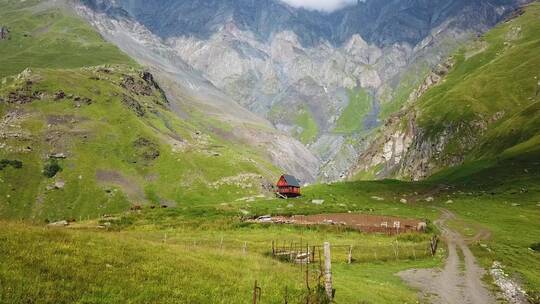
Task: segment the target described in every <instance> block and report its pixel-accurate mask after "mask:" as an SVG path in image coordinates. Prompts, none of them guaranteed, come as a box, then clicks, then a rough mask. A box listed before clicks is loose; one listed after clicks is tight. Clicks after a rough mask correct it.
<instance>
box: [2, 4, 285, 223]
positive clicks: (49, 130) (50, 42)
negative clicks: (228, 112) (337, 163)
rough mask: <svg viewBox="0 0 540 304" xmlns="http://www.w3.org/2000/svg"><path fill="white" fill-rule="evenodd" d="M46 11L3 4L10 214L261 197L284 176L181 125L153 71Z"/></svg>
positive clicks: (5, 177) (62, 14)
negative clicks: (265, 185)
mask: <svg viewBox="0 0 540 304" xmlns="http://www.w3.org/2000/svg"><path fill="white" fill-rule="evenodd" d="M37 3H39V4H37ZM47 3H48V2H39V1H26V2H24V3H22V2H17V1H2V3H1V5H2V7H3V10H2V12H1V13H0V14H1V18H0V20H1V21H0V22H1V23H2V24H1V25H2V26H5V27H7V28H8V29H9V37H8V39H6V40H2V41H0V77H1V76H5V77H3V78H2V79H1V84H2V85H1V87H0V117H1V120H0V134H1V136H2V139H3V140H2V146H1V149H0V160H3V163H2V166H1V170H0V194H1V196H0V197H1V198H0V216H1V217H3V218H25V219H28V218H32V219H36V220H51V221H54V220H58V219H65V218H77V219H79V218H83V217H94V216H97V215H101V214H106V213H114V212H119V211H122V210H127V209H129V207H130V206H131V205H133V204H140V205H144V204H155V205H169V206H176V205H182V204H197V203H201V202H205V203H206V202H221V201H222V200H231V199H233V198H238V197H242V196H246V195H250V194H256V193H257V194H258V193H260V192H261V183H262V182H264V181H265V178H267V177H273V176H274V175H276V174H277V171H276V170H275V169H274V167H273V166H272V165H270V164H269V163H268V162H266V161H265V160H262V159H260V158H259V157H258V156H257V155H256V154H255V153H254V152H251V151H250V150H249V149H248V148H245V147H242V146H240V145H234V146H233V145H232V144H230V143H228V142H225V141H224V140H222V139H218V138H215V137H213V136H212V133H211V132H210V131H209V130H207V129H206V127H204V126H198V125H193V124H192V123H188V122H186V121H183V120H181V119H179V118H178V117H177V116H176V115H175V114H173V113H172V112H171V111H169V108H168V101H167V100H166V98H165V96H164V94H163V92H162V91H161V89H160V88H159V86H158V85H157V83H155V81H154V80H153V77H152V75H151V74H149V73H146V72H144V71H143V70H142V68H140V67H139V66H138V65H137V64H136V63H134V62H133V61H132V60H131V59H130V58H129V57H127V56H126V55H124V54H123V53H121V52H120V51H119V50H118V49H117V48H116V47H114V46H112V45H110V44H108V43H107V42H105V41H104V40H103V39H102V38H101V37H100V36H99V34H97V33H96V32H95V31H93V29H92V28H91V27H90V26H89V25H87V24H86V23H85V22H84V21H83V20H81V19H79V18H77V17H74V16H71V15H70V13H69V11H68V10H67V9H62V8H58V7H48V5H47ZM36 4H37V5H36ZM7 75H9V76H7ZM4 164H7V165H4ZM13 164H16V165H13ZM56 166H59V169H60V171H58V172H53V171H57V170H55V167H56ZM51 170H52V171H51ZM46 175H49V176H46Z"/></svg>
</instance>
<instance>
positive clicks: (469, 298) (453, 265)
mask: <svg viewBox="0 0 540 304" xmlns="http://www.w3.org/2000/svg"><path fill="white" fill-rule="evenodd" d="M442 212H443V215H442V217H441V218H440V219H439V220H437V221H435V224H436V225H437V226H438V227H439V228H440V229H441V231H442V236H443V239H444V240H445V241H446V243H447V245H448V259H447V260H446V264H445V266H444V268H443V269H411V270H407V271H402V272H400V273H398V276H400V277H401V278H402V279H403V280H404V281H406V282H407V283H408V284H409V285H410V286H412V287H414V288H417V289H419V290H420V292H421V297H422V298H423V299H424V300H426V301H428V302H430V303H434V304H490V303H496V300H495V297H494V296H493V295H492V294H491V292H490V291H489V290H488V289H487V288H486V286H485V284H484V282H483V281H482V277H483V276H484V274H485V273H486V272H485V270H484V269H483V268H481V267H480V266H478V264H477V263H476V260H475V258H474V255H473V254H472V252H471V251H470V249H469V247H468V246H467V243H466V241H465V239H464V238H463V237H462V236H461V235H460V234H459V233H457V232H455V231H452V230H450V229H449V228H448V227H447V226H446V221H448V220H450V219H453V218H455V216H454V214H452V213H451V212H450V211H448V210H442ZM458 250H460V251H461V252H462V253H463V263H462V261H461V260H460V257H459V255H458Z"/></svg>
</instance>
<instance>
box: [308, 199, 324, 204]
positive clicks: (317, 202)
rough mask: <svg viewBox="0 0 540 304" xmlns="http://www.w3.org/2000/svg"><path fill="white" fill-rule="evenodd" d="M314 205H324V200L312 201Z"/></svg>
mask: <svg viewBox="0 0 540 304" xmlns="http://www.w3.org/2000/svg"><path fill="white" fill-rule="evenodd" d="M311 203H312V204H315V205H322V204H323V203H324V200H322V199H314V200H312V201H311Z"/></svg>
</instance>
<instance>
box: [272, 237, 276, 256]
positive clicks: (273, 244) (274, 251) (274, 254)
mask: <svg viewBox="0 0 540 304" xmlns="http://www.w3.org/2000/svg"><path fill="white" fill-rule="evenodd" d="M274 256H276V247H275V242H274V241H272V257H274Z"/></svg>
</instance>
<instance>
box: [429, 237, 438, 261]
mask: <svg viewBox="0 0 540 304" xmlns="http://www.w3.org/2000/svg"><path fill="white" fill-rule="evenodd" d="M438 245H439V238H438V237H437V236H436V235H434V236H433V237H432V238H431V243H430V249H431V255H432V256H434V255H435V254H436V253H437V246H438Z"/></svg>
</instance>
